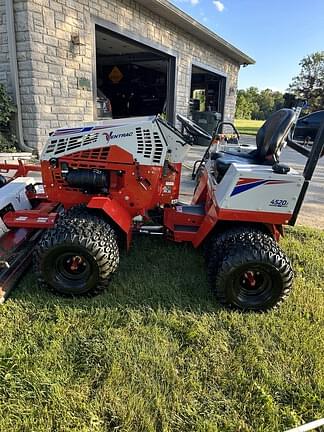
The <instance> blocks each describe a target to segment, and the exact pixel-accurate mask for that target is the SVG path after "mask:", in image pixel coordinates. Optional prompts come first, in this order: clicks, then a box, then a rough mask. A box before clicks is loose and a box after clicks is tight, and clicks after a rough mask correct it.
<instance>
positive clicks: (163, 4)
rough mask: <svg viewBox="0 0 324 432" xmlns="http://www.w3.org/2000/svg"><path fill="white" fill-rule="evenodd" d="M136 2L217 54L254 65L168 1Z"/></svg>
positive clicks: (244, 55)
mask: <svg viewBox="0 0 324 432" xmlns="http://www.w3.org/2000/svg"><path fill="white" fill-rule="evenodd" d="M136 1H137V3H140V4H141V5H142V6H144V7H145V8H147V9H149V10H151V11H152V12H154V13H156V14H157V15H159V16H162V17H163V18H165V19H166V20H168V21H170V22H172V23H173V24H175V25H176V26H178V27H180V28H182V29H183V30H185V31H186V32H187V33H190V34H192V35H193V36H195V37H197V38H198V39H200V40H201V41H203V42H205V43H207V44H208V45H211V46H212V47H214V48H216V49H217V50H218V51H219V52H221V53H222V54H225V55H226V56H227V57H230V58H231V59H232V60H234V61H235V62H237V63H238V64H240V65H251V64H254V63H255V60H253V59H252V58H251V57H249V56H248V55H246V54H244V53H243V52H242V51H240V50H239V49H238V48H236V47H235V46H233V45H231V44H230V43H229V42H227V41H226V40H225V39H223V38H221V37H220V36H218V35H217V34H215V33H213V32H212V31H211V30H209V29H208V28H207V27H205V26H203V25H202V24H200V23H199V22H198V21H196V20H195V19H193V18H192V17H191V16H190V15H188V14H186V13H185V12H183V11H182V10H180V9H179V8H177V7H176V6H174V5H173V4H172V3H170V2H169V1H168V0H150V1H149V2H148V1H147V0H136Z"/></svg>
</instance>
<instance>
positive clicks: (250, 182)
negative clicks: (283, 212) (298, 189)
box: [231, 179, 292, 196]
mask: <svg viewBox="0 0 324 432" xmlns="http://www.w3.org/2000/svg"><path fill="white" fill-rule="evenodd" d="M242 180H245V181H244V182H243V181H242ZM287 183H292V182H291V181H287V180H261V179H240V180H239V181H238V182H237V184H236V186H235V187H234V189H233V191H232V193H231V196H235V195H238V194H240V193H242V192H245V191H247V190H250V189H254V188H255V187H257V186H260V185H279V184H287Z"/></svg>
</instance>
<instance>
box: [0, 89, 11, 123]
mask: <svg viewBox="0 0 324 432" xmlns="http://www.w3.org/2000/svg"><path fill="white" fill-rule="evenodd" d="M13 112H15V107H14V105H13V104H12V102H11V99H10V97H9V96H8V95H7V93H6V90H5V88H4V86H3V85H2V84H0V126H1V127H6V126H7V125H8V123H9V120H10V118H11V114H12V113H13Z"/></svg>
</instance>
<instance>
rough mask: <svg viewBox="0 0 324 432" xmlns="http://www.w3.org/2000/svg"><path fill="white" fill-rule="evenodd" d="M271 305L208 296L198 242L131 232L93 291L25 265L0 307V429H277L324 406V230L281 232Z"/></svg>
mask: <svg viewBox="0 0 324 432" xmlns="http://www.w3.org/2000/svg"><path fill="white" fill-rule="evenodd" d="M282 247H283V248H284V249H285V250H286V252H287V253H288V255H289V256H290V257H291V260H292V263H293V266H294V269H295V272H296V279H295V284H294V289H293V292H292V295H291V296H290V297H289V299H288V300H287V301H286V302H285V303H284V305H283V306H282V307H281V309H280V310H279V311H275V312H270V313H267V314H252V313H239V312H235V311H228V310H224V309H222V308H220V307H219V305H218V304H217V302H216V301H215V299H214V298H213V295H212V294H211V293H210V292H209V289H208V287H207V282H206V276H205V269H204V264H203V259H202V256H201V253H200V251H196V250H194V249H192V248H191V247H190V246H186V245H176V244H172V243H168V242H165V241H163V240H162V239H160V238H158V239H156V238H137V239H135V241H134V244H133V247H132V250H131V252H130V253H129V255H128V256H126V255H125V254H124V255H123V256H122V261H121V265H120V269H119V272H118V274H116V276H115V277H114V279H113V281H112V283H111V287H110V289H109V290H108V291H107V292H105V294H102V295H100V296H98V297H96V298H92V299H86V298H83V299H66V298H62V297H58V296H55V295H53V294H49V293H47V292H44V291H41V290H40V289H38V288H37V287H36V283H35V277H34V275H33V274H30V275H28V276H26V277H25V278H24V280H22V281H21V283H20V285H19V287H17V289H16V290H15V292H14V293H13V296H12V298H11V299H10V300H8V301H7V302H6V303H5V304H4V305H3V306H1V310H0V326H1V330H2V331H1V344H0V357H1V359H0V395H1V404H0V430H1V431H10V432H13V431H17V432H18V431H19V432H20V431H28V432H31V431H41V432H47V431H55V432H58V431H62V432H68V431H77V432H79V431H83V432H87V431H89V432H90V431H91V432H96V431H98V432H104V431H105V432H106V431H123V432H124V431H125V432H126V431H127V432H135V431H143V432H144V431H152V432H153V431H170V432H171V431H172V432H175V431H179V432H180V431H181V432H184V431H185V432H188V431H192V432H197V431H201V432H211V431H213V432H214V431H222V432H224V431H233V432H234V431H235V432H236V431H253V432H254V431H269V432H270V431H271V432H274V431H284V430H286V429H288V428H291V427H293V426H296V425H299V424H302V423H304V422H309V421H311V420H313V419H316V418H321V417H323V413H324V359H323V346H324V291H323V289H324V287H323V279H324V273H323V268H324V233H323V232H321V231H319V230H317V231H316V230H310V229H305V228H298V229H290V230H289V233H288V235H287V237H286V238H285V239H284V240H283V241H282Z"/></svg>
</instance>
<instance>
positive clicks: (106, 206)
mask: <svg viewBox="0 0 324 432" xmlns="http://www.w3.org/2000/svg"><path fill="white" fill-rule="evenodd" d="M87 207H89V208H92V209H99V210H102V211H103V212H104V213H105V214H106V215H107V216H109V218H110V219H111V220H112V221H113V222H114V223H115V224H116V225H118V226H119V227H120V229H121V230H122V231H123V232H124V233H125V234H126V237H127V249H129V246H130V242H131V238H132V217H131V215H130V214H129V213H128V212H127V210H125V209H124V207H122V206H121V205H120V204H119V203H118V202H117V201H115V200H114V199H111V198H109V197H93V198H91V200H90V201H89V202H88V204H87Z"/></svg>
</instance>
